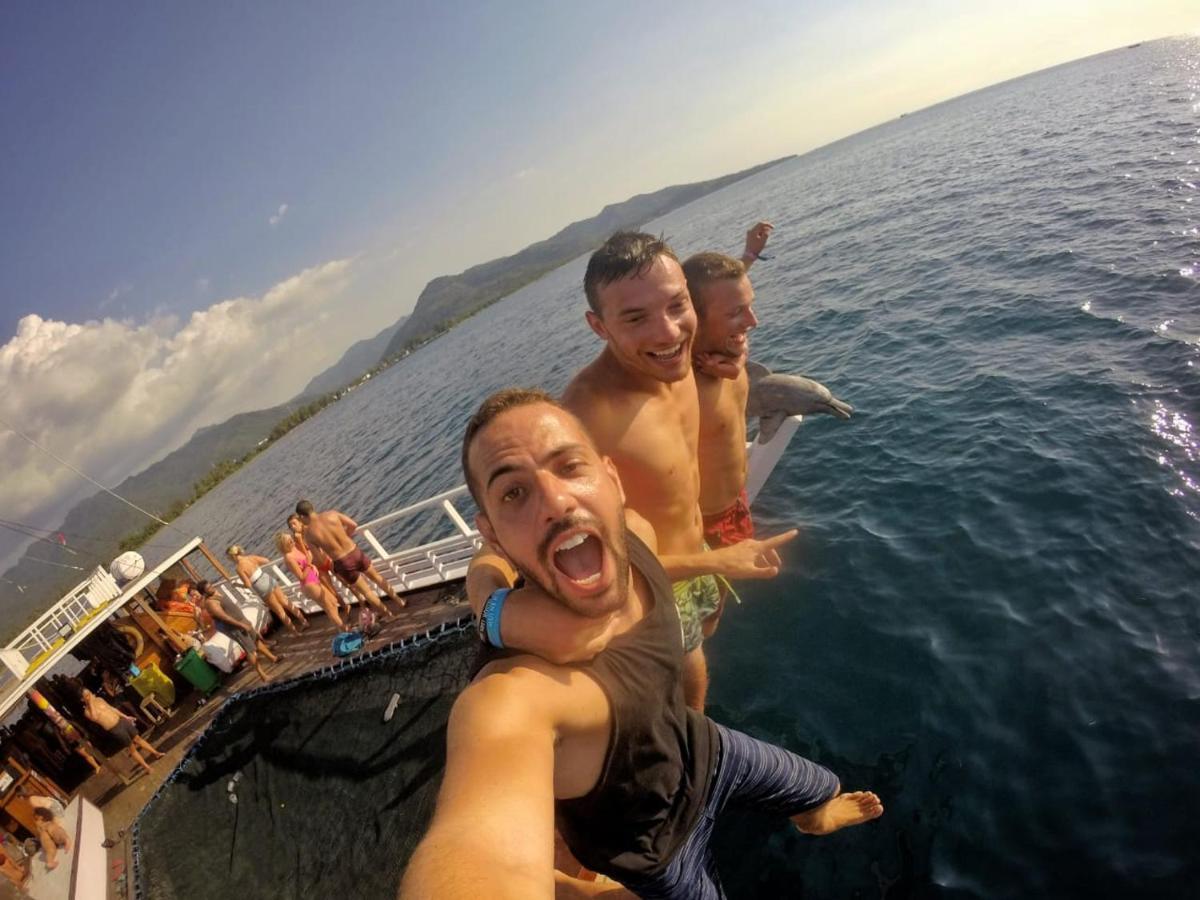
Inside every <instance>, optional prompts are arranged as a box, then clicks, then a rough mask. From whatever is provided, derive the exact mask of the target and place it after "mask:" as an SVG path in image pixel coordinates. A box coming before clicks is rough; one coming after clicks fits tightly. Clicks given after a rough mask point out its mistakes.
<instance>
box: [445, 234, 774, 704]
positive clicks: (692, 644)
mask: <svg viewBox="0 0 1200 900" xmlns="http://www.w3.org/2000/svg"><path fill="white" fill-rule="evenodd" d="M584 291H585V293H586V294H587V298H588V306H589V307H590V309H589V310H588V312H587V314H586V315H587V321H588V324H589V326H591V328H592V330H593V331H594V332H596V334H597V335H598V336H600V337H601V338H603V339H604V341H605V344H606V346H605V348H604V350H603V351H602V352H601V353H600V355H599V356H598V357H597V358H596V359H595V360H594V361H593V362H592V363H591V364H590V365H588V366H587V367H586V368H584V369H583V370H582V371H581V372H579V374H578V375H576V376H575V378H574V379H573V380H572V382H571V383H570V385H568V387H567V390H566V393H565V394H564V395H563V405H564V406H566V407H567V408H568V409H569V410H570V411H571V412H573V413H574V414H575V415H576V416H578V417H579V419H580V420H581V421H582V422H583V423H584V425H585V426H586V427H587V429H588V431H589V433H590V434H591V435H592V437H593V438H594V439H595V441H596V444H597V446H598V447H599V448H600V451H601V452H602V453H604V454H605V455H606V456H609V457H611V458H612V460H613V462H614V463H615V464H616V467H617V471H618V472H619V473H620V475H621V482H622V484H623V486H624V488H625V495H626V505H627V507H628V508H629V509H631V510H634V511H635V512H637V513H639V514H640V515H641V516H642V517H643V518H645V519H646V520H647V521H648V522H649V523H650V524H651V526H652V527H653V528H654V531H655V533H656V534H657V535H658V541H659V554H660V557H661V560H662V563H663V565H664V567H665V568H666V570H667V573H668V575H669V576H670V577H671V579H672V580H673V581H674V582H675V585H674V587H675V597H676V605H677V606H678V609H679V616H680V619H681V621H682V624H683V634H684V651H685V653H686V654H687V655H686V657H685V660H684V666H683V684H684V695H685V699H686V701H687V703H688V705H689V706H691V707H692V708H694V709H698V710H702V709H703V708H704V697H705V694H706V692H707V688H708V674H707V666H706V664H705V660H704V651H703V649H702V647H701V644H702V642H703V622H704V620H705V619H706V618H707V617H708V616H710V615H712V614H713V613H714V612H715V611H716V610H717V609H718V606H719V602H720V599H719V598H720V592H719V587H718V584H717V581H716V579H715V578H714V577H713V575H714V574H715V575H720V576H722V577H725V578H769V577H772V576H774V575H775V574H777V573H778V571H779V568H778V567H779V557H778V554H777V553H776V548H777V547H778V546H779V545H780V544H782V543H784V542H785V541H787V540H790V539H791V538H793V537H795V534H796V533H795V531H791V532H787V533H786V534H784V535H779V536H778V537H775V538H772V539H770V540H769V541H762V542H751V543H748V544H745V545H740V546H734V547H729V548H725V549H722V550H718V551H712V552H708V551H706V549H705V547H704V539H703V536H702V522H701V517H700V506H699V502H700V472H699V464H698V461H697V447H698V442H699V432H700V407H699V400H698V396H697V392H696V380H695V377H694V375H693V373H692V355H691V351H692V340H693V336H694V335H695V332H696V315H695V312H694V311H693V309H692V304H691V300H690V298H689V297H688V291H687V283H686V281H685V279H684V275H683V270H682V269H681V268H680V265H679V261H678V259H677V258H676V256H675V253H674V252H673V251H672V250H671V248H670V247H668V246H667V245H666V244H665V243H664V242H663V241H661V240H659V239H658V238H656V237H654V236H652V235H649V234H641V233H633V232H618V233H617V234H614V235H613V236H612V237H611V238H609V239H608V241H606V242H605V244H604V246H602V247H601V248H600V249H599V250H597V251H596V252H595V253H594V254H593V255H592V258H591V260H590V261H589V263H588V268H587V274H586V275H585V278H584ZM481 556H482V554H481ZM476 562H477V563H482V562H485V560H484V559H481V558H480V557H477V559H476ZM493 562H494V563H495V564H494V565H493V566H491V567H489V568H490V572H489V573H488V577H489V578H490V577H494V576H496V575H497V574H498V573H499V572H500V571H502V568H503V567H502V564H501V563H498V562H496V561H495V560H493ZM476 568H478V566H476ZM478 580H479V579H474V581H476V582H477V581H478ZM472 588H473V580H472V579H470V578H469V579H468V593H469V594H470V595H471V598H472V604H473V605H478V601H477V596H478V589H476V590H474V591H473V590H472ZM542 600H543V598H540V597H536V598H535V597H534V596H533V595H532V592H529V591H526V592H525V594H524V596H521V595H519V594H517V593H515V594H514V595H513V596H512V597H509V598H507V600H506V601H505V606H504V623H503V629H500V631H501V633H502V636H503V640H504V642H505V643H506V644H507V645H510V646H517V647H520V648H521V649H525V650H528V651H530V652H536V653H538V654H539V655H543V656H544V657H545V658H549V659H554V660H556V661H559V662H568V661H573V660H577V659H579V658H581V657H580V656H579V655H578V654H577V653H576V652H575V651H576V649H577V648H575V647H572V646H569V645H568V646H560V645H555V642H554V641H555V636H556V635H557V636H559V638H560V644H561V636H562V635H570V636H571V638H573V639H577V638H579V637H580V636H581V635H587V636H589V637H590V638H594V642H592V641H590V640H589V642H588V643H587V644H585V645H584V647H585V649H587V650H590V652H591V653H594V652H595V651H596V649H597V648H598V646H602V645H603V643H604V641H605V639H606V638H605V636H604V635H603V634H602V633H593V631H592V630H590V629H587V628H566V627H561V625H562V624H563V623H561V622H560V621H559V620H561V618H562V617H563V616H564V615H565V614H566V613H565V612H563V611H562V610H561V607H560V608H559V609H558V610H555V609H553V606H554V604H553V603H547V602H542ZM582 658H586V654H584V655H583V657H582Z"/></svg>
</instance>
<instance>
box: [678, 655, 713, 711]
mask: <svg viewBox="0 0 1200 900" xmlns="http://www.w3.org/2000/svg"><path fill="white" fill-rule="evenodd" d="M682 677H683V702H684V703H686V704H687V705H688V706H690V707H691V708H692V709H694V710H696V711H697V712H704V701H705V698H706V697H707V696H708V663H707V662H706V661H705V659H704V645H703V644H701V645H700V646H699V647H697V648H696V649H695V650H692V651H690V652H689V653H685V654H684V657H683V674H682Z"/></svg>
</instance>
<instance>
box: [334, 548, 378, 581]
mask: <svg viewBox="0 0 1200 900" xmlns="http://www.w3.org/2000/svg"><path fill="white" fill-rule="evenodd" d="M369 568H371V561H370V560H369V559H367V554H365V553H363V552H362V550H361V549H359V548H358V547H355V548H354V549H353V550H351V551H350V552H349V553H347V554H346V555H345V556H343V557H342V558H341V559H335V560H334V561H333V571H334V572H335V573H336V574H337V577H338V578H340V579H342V581H344V582H346V584H354V582H356V581H358V576H359V575H361V574H363V573H364V572H365V571H367V569H369Z"/></svg>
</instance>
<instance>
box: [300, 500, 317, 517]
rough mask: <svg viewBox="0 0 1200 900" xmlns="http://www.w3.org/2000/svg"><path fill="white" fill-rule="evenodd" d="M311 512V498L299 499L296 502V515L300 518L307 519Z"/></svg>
mask: <svg viewBox="0 0 1200 900" xmlns="http://www.w3.org/2000/svg"><path fill="white" fill-rule="evenodd" d="M312 514H313V505H312V501H311V500H301V501H300V502H299V503H297V504H296V515H298V516H299V517H300V518H301V519H307V518H308V517H309V516H311V515H312Z"/></svg>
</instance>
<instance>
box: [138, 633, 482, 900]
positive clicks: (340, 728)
mask: <svg viewBox="0 0 1200 900" xmlns="http://www.w3.org/2000/svg"><path fill="white" fill-rule="evenodd" d="M478 647H479V641H478V638H476V637H475V634H474V631H473V629H470V628H462V627H457V628H455V629H454V630H450V631H447V632H446V633H444V634H440V635H438V636H437V637H435V638H431V639H425V640H423V641H419V642H418V643H416V644H415V645H411V646H408V647H403V648H399V649H397V650H393V651H389V652H388V653H387V654H386V655H383V656H380V657H377V658H375V659H370V660H365V661H361V662H356V663H353V664H351V665H349V666H346V667H343V668H340V669H338V670H336V671H333V672H324V673H319V674H316V675H311V676H307V677H305V678H302V679H299V680H297V681H294V682H291V683H289V684H287V685H283V686H281V687H278V688H273V687H272V688H265V689H260V690H259V691H255V692H254V693H251V694H247V695H245V696H242V697H239V698H234V699H232V700H230V701H229V703H228V704H227V705H226V707H225V708H224V709H223V710H221V712H220V713H219V714H218V716H217V718H216V719H215V720H214V721H213V723H212V725H210V726H209V728H208V730H207V731H206V732H205V733H204V735H203V736H202V737H201V738H200V739H199V740H198V741H197V743H196V745H195V746H194V747H193V748H192V750H191V751H190V753H189V755H188V757H187V758H186V759H185V760H184V761H183V763H182V764H181V765H180V766H179V768H178V769H177V770H176V772H175V774H174V776H173V777H172V779H171V780H169V781H168V782H167V783H165V784H164V785H163V786H162V788H161V789H160V790H159V792H158V794H157V795H156V796H155V797H154V798H153V799H152V800H151V802H150V803H149V804H148V805H147V806H146V808H145V809H144V810H143V811H142V814H141V816H140V818H139V819H138V822H137V826H136V833H135V836H134V837H135V843H134V848H135V849H134V853H135V860H136V864H137V873H138V887H139V896H140V897H143V898H147V900H176V898H178V900H200V898H206V897H214V898H217V897H219V898H221V900H228V898H229V897H235V898H246V900H249V898H260V897H261V898H270V897H341V898H359V897H362V898H372V897H379V898H394V897H395V896H396V890H397V887H398V885H399V883H400V877H401V875H402V874H403V872H404V868H405V866H406V865H407V864H408V860H409V857H410V856H411V855H412V852H413V850H414V849H415V847H416V845H417V843H418V842H419V841H420V839H421V836H422V835H423V834H424V832H425V829H426V827H427V826H428V824H429V820H430V817H431V816H432V814H433V806H434V802H435V800H436V797H437V790H438V786H439V784H440V782H441V775H442V769H443V763H444V761H445V752H446V750H445V748H446V741H445V736H446V721H447V718H448V716H449V714H450V707H451V706H452V705H453V703H454V699H455V697H456V696H457V695H458V693H459V691H461V690H462V688H463V687H464V686H465V685H466V683H467V681H468V675H469V672H470V669H471V666H472V664H473V663H474V661H475V655H476V653H477V651H478ZM397 696H398V698H399V699H398V701H395V700H394V698H395V697H397ZM393 703H394V706H395V708H394V711H393V714H392V717H391V719H390V721H387V722H385V721H384V716H385V713H386V711H387V710H388V707H389V705H391V704H393Z"/></svg>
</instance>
